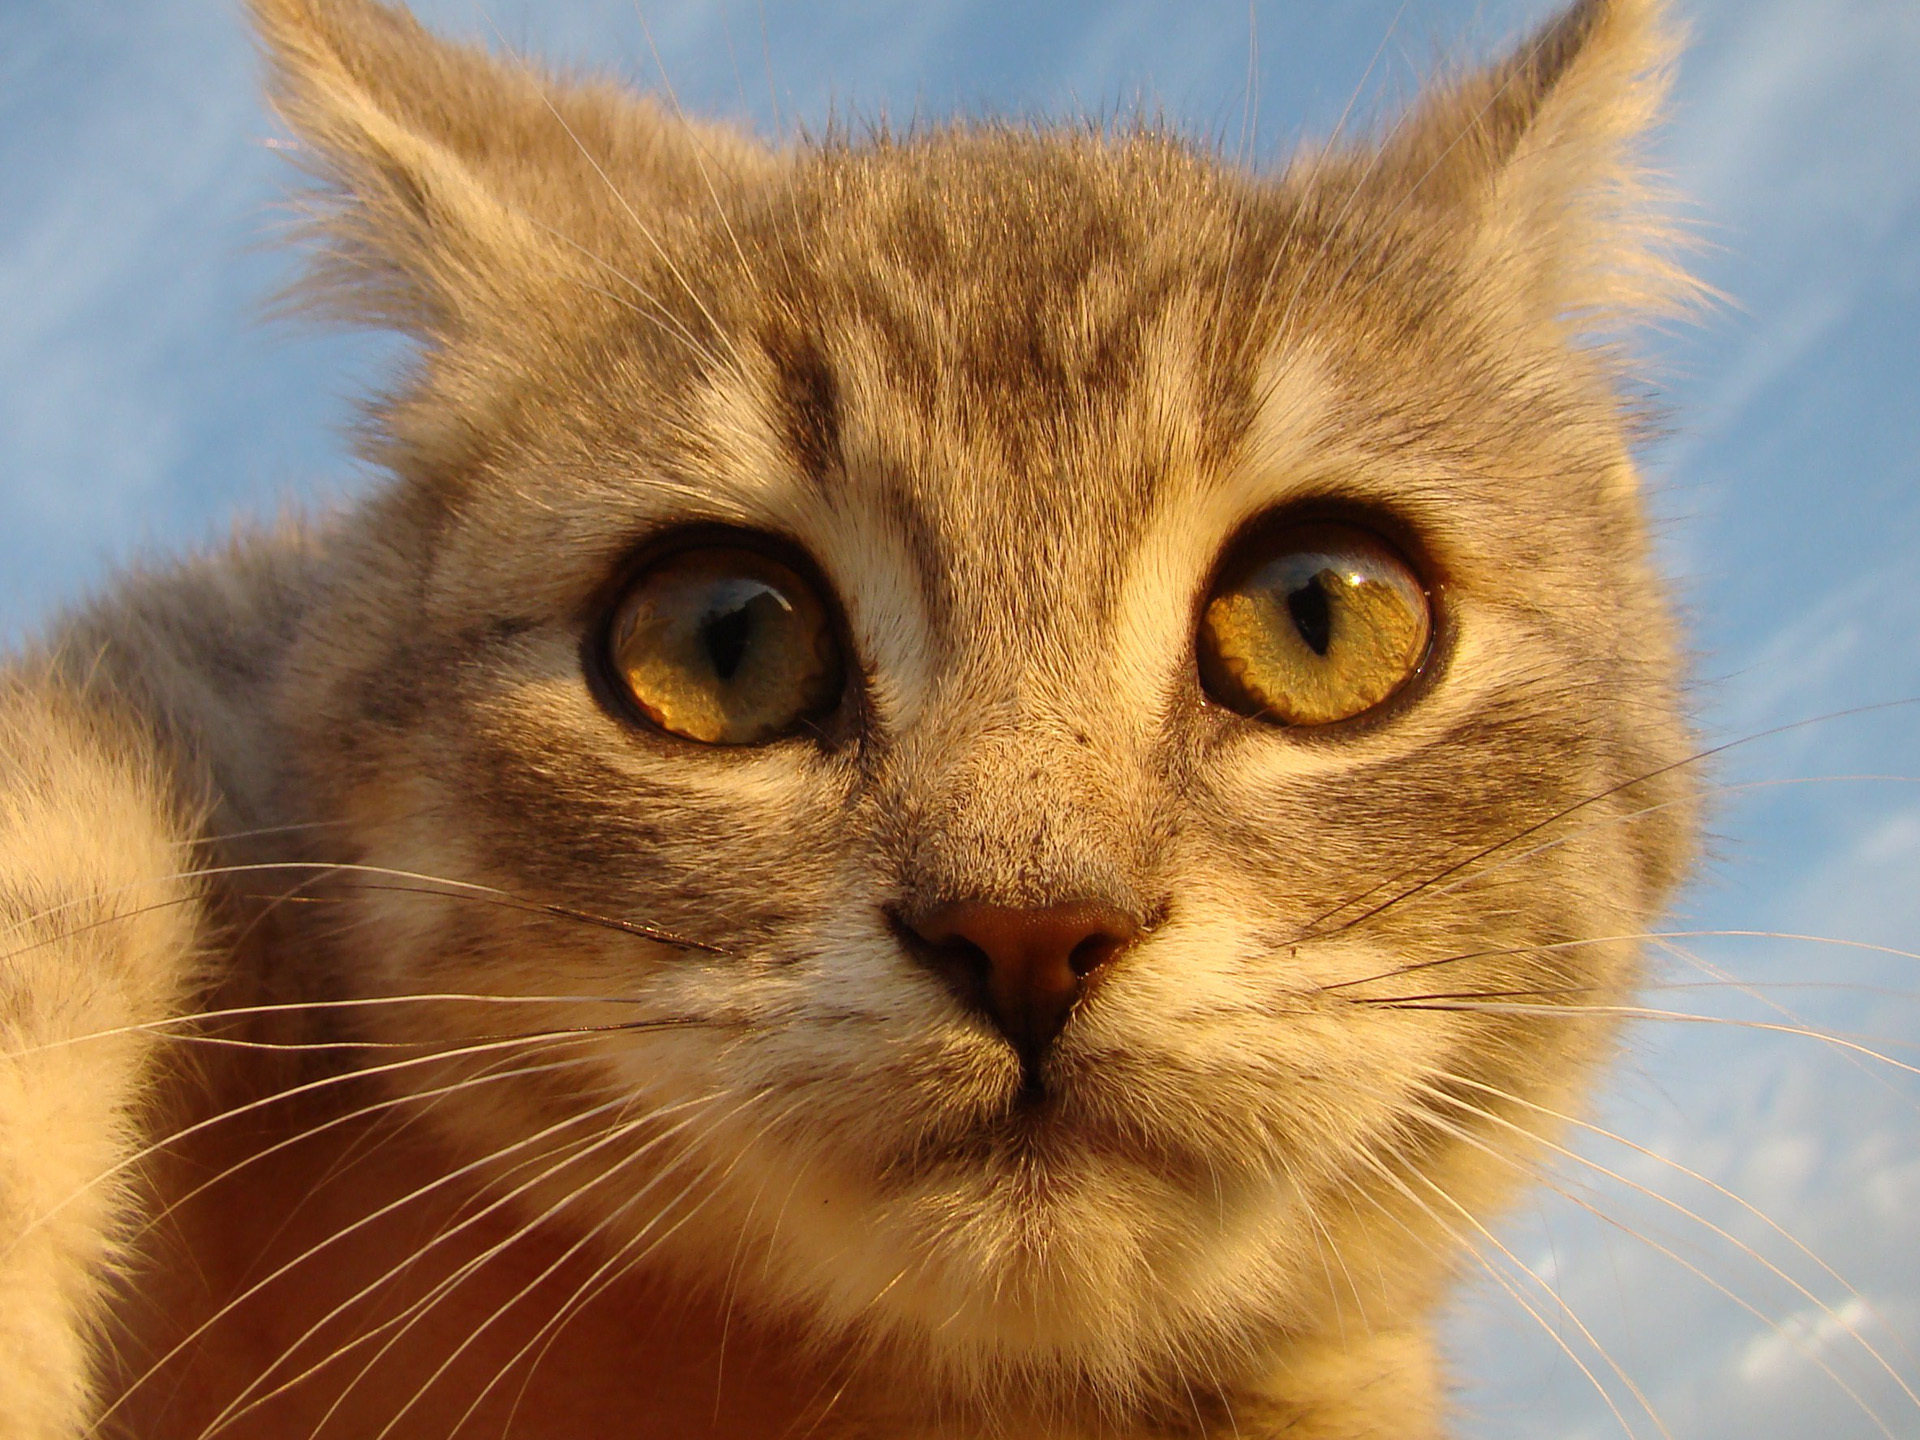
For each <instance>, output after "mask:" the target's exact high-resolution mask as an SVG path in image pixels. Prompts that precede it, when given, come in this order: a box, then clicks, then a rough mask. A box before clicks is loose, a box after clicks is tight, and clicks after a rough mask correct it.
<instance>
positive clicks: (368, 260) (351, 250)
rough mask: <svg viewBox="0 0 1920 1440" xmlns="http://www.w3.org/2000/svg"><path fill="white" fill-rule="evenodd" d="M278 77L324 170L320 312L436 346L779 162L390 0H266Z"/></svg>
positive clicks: (588, 275) (740, 139)
mask: <svg viewBox="0 0 1920 1440" xmlns="http://www.w3.org/2000/svg"><path fill="white" fill-rule="evenodd" d="M250 3H251V8H252V11H253V15H254V20H255V23H256V25H257V27H258V30H259V33H260V37H261V40H262V42H263V45H264V48H265V51H266V56H267V61H268V65H269V70H270V79H269V92H270V95H271V97H272V100H273V102H274V104H275V106H276V108H277V109H278V111H279V113H280V115H281V117H282V118H283V119H284V120H285V122H286V124H287V125H288V127H289V128H290V129H291V130H292V131H293V132H294V134H295V135H296V136H297V137H298V139H299V140H300V142H301V144H302V150H303V153H302V156H301V158H302V160H303V162H304V163H305V164H306V166H307V168H308V169H309V170H311V171H312V172H313V173H314V174H315V176H316V177H317V178H318V179H319V180H320V182H321V186H322V188H321V190H320V191H319V193H318V197H317V203H316V204H315V206H314V209H313V221H314V223H313V225H312V227H311V228H312V234H313V235H314V237H315V238H316V240H317V242H318V244H317V254H316V256H315V260H314V264H313V268H312V272H311V276H310V279H309V281H308V283H307V285H306V286H305V287H303V289H302V290H301V291H300V292H298V296H299V298H300V299H301V300H303V301H307V302H310V303H311V304H312V305H313V306H314V307H315V308H318V309H321V310H323V311H325V312H327V313H330V314H333V315H336V316H340V317H343V318H346V319H349V320H352V321H355V322H359V323H372V324H376V325H384V326H391V327H393V328H396V329H400V330H403V331H406V332H408V333H410V334H412V335H414V336H415V337H416V338H418V339H420V340H422V341H423V342H425V343H427V344H428V345H429V346H435V347H438V346H446V345H452V344H457V343H461V342H463V341H469V340H474V339H484V336H485V334H486V332H487V331H488V330H489V328H490V326H491V325H493V324H496V323H498V320H499V317H501V316H502V315H510V314H514V313H526V311H525V307H526V306H527V305H528V304H529V303H532V304H536V305H537V304H540V303H541V302H542V300H543V299H544V298H545V297H546V295H547V294H549V293H551V291H552V289H553V287H554V286H555V285H556V284H572V285H574V288H575V289H576V291H577V289H578V288H579V283H580V282H584V283H585V284H586V285H588V286H591V287H594V288H605V287H607V286H608V285H609V277H610V274H618V273H620V270H621V267H622V264H623V262H624V261H626V260H627V259H628V257H632V256H635V255H636V254H639V255H642V256H645V255H648V254H649V253H651V254H656V255H657V254H658V251H659V246H660V239H659V232H660V231H661V230H663V229H666V228H670V227H671V224H672V221H673V219H674V217H675V216H676V215H679V214H684V213H688V212H690V211H692V210H694V209H696V208H697V207H700V206H711V205H714V204H717V203H719V197H720V196H721V195H722V194H724V193H725V192H726V191H727V190H729V189H731V188H732V187H735V186H738V185H741V184H743V183H753V182H754V181H756V180H758V179H761V178H764V177H765V176H766V175H767V174H768V173H769V172H771V171H772V169H773V168H774V166H775V165H776V163H777V161H776V157H775V156H774V155H773V154H772V152H770V151H767V150H765V149H763V148H762V147H760V146H759V145H757V144H755V143H754V142H753V141H751V140H749V139H748V138H746V137H745V136H742V135H740V134H738V133H736V132H734V131H731V130H727V129H724V128H722V127H719V126H713V125H705V124H699V125H696V124H692V123H689V122H685V121H683V120H680V119H678V118H676V117H674V116H671V115H669V114H667V113H665V112H664V111H663V110H662V109H661V108H660V107H659V106H657V105H655V104H654V103H653V102H652V101H650V100H647V99H645V98H643V97H637V96H634V95H632V94H631V93H629V92H627V91H625V90H624V89H622V88H621V87H618V86H616V85H612V84H608V83H603V82H593V81H587V82H574V81H562V80H559V79H556V78H555V77H553V76H552V75H549V74H547V73H545V72H543V71H541V70H539V69H537V68H535V67H534V66H532V65H530V64H527V63H523V62H520V61H517V60H507V59H501V58H498V57H496V56H494V55H491V54H489V53H487V52H486V51H484V50H481V49H479V48H477V47H473V46H466V45H459V44H454V43H450V42H447V41H443V40H440V39H438V38H436V37H434V36H432V35H430V34H429V33H428V32H427V31H426V30H425V29H423V28H422V27H421V26H420V25H419V23H418V22H416V21H415V20H414V19H413V17H412V16H411V15H408V14H406V13H405V12H404V11H402V10H398V9H394V8H391V7H389V6H386V5H382V4H379V3H376V0H250Z"/></svg>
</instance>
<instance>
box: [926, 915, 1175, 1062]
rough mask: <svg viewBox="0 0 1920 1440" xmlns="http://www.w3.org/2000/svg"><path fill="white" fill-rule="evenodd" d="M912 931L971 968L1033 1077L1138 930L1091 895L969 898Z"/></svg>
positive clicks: (944, 956) (942, 956)
mask: <svg viewBox="0 0 1920 1440" xmlns="http://www.w3.org/2000/svg"><path fill="white" fill-rule="evenodd" d="M913 930H914V933H915V934H917V935H918V936H919V937H920V938H921V939H922V940H925V941H926V942H927V944H929V945H931V946H932V947H933V949H934V952H935V957H936V958H937V959H938V960H940V961H942V962H944V963H945V964H948V965H955V966H957V967H958V968H960V969H962V970H964V971H968V972H971V975H972V977H973V978H974V979H975V981H976V983H979V984H980V985H981V993H980V996H979V998H980V1000H981V1002H982V1003H983V1004H984V1006H985V1008H986V1011H987V1013H988V1015H990V1016H991V1017H992V1018H993V1023H994V1024H995V1025H997V1026H999V1027H1000V1033H1001V1034H1003V1035H1005V1036H1006V1037H1007V1039H1009V1040H1010V1041H1012V1042H1013V1047H1014V1049H1016V1050H1018V1051H1019V1052H1020V1058H1021V1060H1022V1062H1023V1063H1024V1064H1025V1066H1026V1068H1027V1071H1028V1074H1029V1077H1030V1078H1031V1076H1032V1072H1033V1071H1034V1069H1035V1067H1036V1066H1037V1065H1038V1064H1039V1062H1040V1060H1041V1058H1042V1057H1043V1056H1044V1055H1045V1054H1046V1052H1047V1048H1048V1047H1049V1046H1050V1045H1052V1044H1053V1041H1054V1038H1055V1037H1056V1036H1057V1035H1059V1033H1060V1031H1061V1029H1062V1028H1063V1027H1064V1026H1065V1025H1066V1023H1067V1016H1068V1015H1070V1014H1071V1013H1072V1011H1073V1007H1074V1005H1075V1004H1076V1003H1077V1002H1078V1001H1079V999H1080V994H1081V991H1082V989H1083V988H1084V987H1085V983H1086V981H1087V978H1088V977H1089V976H1091V975H1092V974H1093V973H1094V972H1095V971H1096V970H1098V969H1100V967H1101V966H1103V965H1105V964H1106V963H1107V962H1108V961H1110V960H1111V959H1113V957H1114V956H1116V955H1118V954H1119V953H1120V952H1121V951H1122V950H1124V949H1125V948H1126V947H1127V946H1128V945H1129V944H1130V943H1131V942H1132V941H1133V939H1134V937H1135V935H1136V934H1138V927H1137V926H1136V925H1135V924H1134V923H1133V921H1132V920H1130V919H1128V918H1127V916H1126V915H1124V914H1122V913H1121V912H1120V911H1118V910H1116V909H1114V908H1113V907H1112V906H1110V905H1102V904H1099V903H1098V902H1095V901H1088V900H1075V901H1071V902H1069V903H1067V904H1064V905H1051V906H1048V907H1047V908H1046V909H1044V910H1016V909H1011V908H1009V907H1007V906H1004V905H988V904H984V903H982V902H980V901H975V900H963V901H960V902H959V903H957V904H953V905H945V906H942V907H941V908H940V909H938V910H935V911H933V912H931V913H930V914H927V915H924V916H921V917H920V918H919V919H917V920H915V921H914V922H913Z"/></svg>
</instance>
